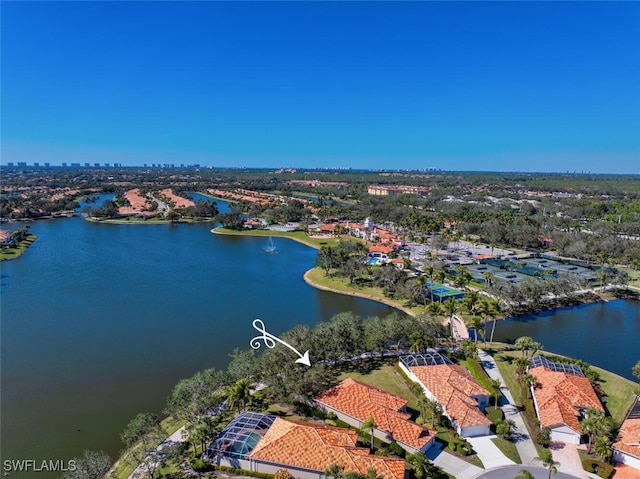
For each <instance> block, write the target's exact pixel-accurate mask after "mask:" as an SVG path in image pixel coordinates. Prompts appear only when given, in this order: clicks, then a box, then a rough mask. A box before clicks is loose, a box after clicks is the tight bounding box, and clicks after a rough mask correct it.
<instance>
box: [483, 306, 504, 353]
mask: <svg viewBox="0 0 640 479" xmlns="http://www.w3.org/2000/svg"><path fill="white" fill-rule="evenodd" d="M484 310H485V313H486V314H487V316H491V317H492V318H493V324H492V326H491V339H489V342H490V343H493V334H494V333H495V332H496V322H497V320H498V319H499V318H502V317H504V308H503V306H502V302H501V301H500V300H499V299H489V300H487V301H485V303H484Z"/></svg>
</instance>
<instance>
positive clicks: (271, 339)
mask: <svg viewBox="0 0 640 479" xmlns="http://www.w3.org/2000/svg"><path fill="white" fill-rule="evenodd" d="M253 327H254V328H255V329H256V330H257V331H259V332H260V333H262V335H261V336H256V337H255V338H252V339H251V341H249V344H250V345H251V347H252V348H253V349H260V346H261V345H262V344H261V343H260V341H263V342H264V345H265V346H266V347H268V348H269V349H273V348H275V347H276V341H278V342H279V343H281V344H284V345H285V346H286V347H288V348H289V349H290V350H291V351H293V352H294V353H296V354H297V355H298V356H300V358H299V359H296V363H300V364H304V365H306V366H311V361H309V350H307V351H305V353H304V354H300V352H299V351H298V350H297V349H296V348H294V347H293V346H291V345H290V344H289V343H287V342H286V341H283V340H282V339H280V338H279V337H277V336H274V335H273V334H271V333H268V332H267V328H266V327H265V325H264V323H263V322H262V320H261V319H254V320H253Z"/></svg>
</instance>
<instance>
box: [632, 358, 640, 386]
mask: <svg viewBox="0 0 640 479" xmlns="http://www.w3.org/2000/svg"><path fill="white" fill-rule="evenodd" d="M631 372H632V374H633V375H634V376H635V377H636V378H638V381H639V382H640V361H638V362H637V363H636V364H635V366H633V368H631Z"/></svg>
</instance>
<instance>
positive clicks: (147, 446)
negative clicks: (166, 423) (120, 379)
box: [120, 413, 164, 479]
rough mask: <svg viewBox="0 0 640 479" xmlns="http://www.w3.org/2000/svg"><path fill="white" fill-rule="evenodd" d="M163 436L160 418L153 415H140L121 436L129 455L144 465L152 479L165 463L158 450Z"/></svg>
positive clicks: (128, 425)
mask: <svg viewBox="0 0 640 479" xmlns="http://www.w3.org/2000/svg"><path fill="white" fill-rule="evenodd" d="M163 436H164V433H163V431H162V428H161V427H160V421H159V420H158V416H156V415H155V414H151V413H140V414H138V415H137V416H136V417H135V418H133V419H132V420H131V421H130V422H129V424H127V427H126V428H125V430H124V431H123V432H122V434H120V437H121V439H122V442H123V444H124V446H125V448H126V449H127V455H131V456H132V457H133V458H134V460H135V462H136V463H138V464H142V465H143V466H144V469H145V470H146V472H147V474H149V477H150V478H151V479H153V476H154V474H155V471H156V470H157V468H158V467H160V466H161V465H162V462H163V461H162V457H161V455H160V454H159V452H158V450H157V447H158V445H159V444H160V442H161V441H162V440H163V439H164V437H163Z"/></svg>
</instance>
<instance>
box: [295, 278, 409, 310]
mask: <svg viewBox="0 0 640 479" xmlns="http://www.w3.org/2000/svg"><path fill="white" fill-rule="evenodd" d="M314 269H315V268H311V269H309V270H307V271H306V272H305V273H304V275H303V276H302V278H303V279H304V281H305V283H307V284H308V285H310V286H313V287H314V288H316V289H320V290H322V291H329V292H332V293H338V294H342V295H344V296H355V297H358V298H363V299H368V300H370V301H375V302H377V303H381V304H384V305H386V306H389V307H391V308H393V309H397V310H399V311H402V312H403V313H405V314H407V315H409V316H411V317H413V318H415V317H417V314H416V312H415V311H411V310H410V309H408V308H406V307H405V306H400V305H399V304H396V303H395V302H391V301H389V300H385V299H382V298H379V297H377V296H373V295H370V294H366V293H360V292H358V291H341V290H339V289H335V288H331V287H330V286H325V285H321V284H318V283H316V282H315V281H313V280H312V279H311V278H310V276H311V274H312V271H313V270H314Z"/></svg>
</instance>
